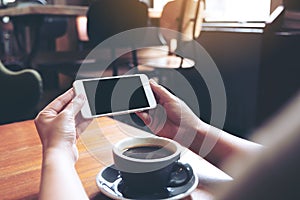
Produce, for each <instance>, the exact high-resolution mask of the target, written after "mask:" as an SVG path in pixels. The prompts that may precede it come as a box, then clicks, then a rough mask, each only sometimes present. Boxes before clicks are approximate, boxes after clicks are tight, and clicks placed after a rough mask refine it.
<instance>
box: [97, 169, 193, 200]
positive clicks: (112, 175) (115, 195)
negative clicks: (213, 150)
mask: <svg viewBox="0 0 300 200" xmlns="http://www.w3.org/2000/svg"><path fill="white" fill-rule="evenodd" d="M193 174H194V175H193V177H192V178H191V180H190V181H189V182H187V183H186V184H185V185H183V186H179V187H167V188H165V189H164V192H159V193H156V194H148V195H146V196H139V195H138V194H137V196H135V197H134V198H133V199H147V200H149V199H162V200H163V199H173V200H174V199H182V198H184V197H186V196H188V195H189V194H190V193H191V192H192V191H194V190H195V189H196V187H197V185H198V177H197V176H196V174H195V172H194V173H193ZM121 181H122V178H121V177H120V175H119V171H117V170H116V169H114V166H113V165H112V166H110V167H106V168H104V169H103V170H101V171H100V172H99V173H98V175H97V177H96V182H97V185H98V187H99V189H100V191H101V192H102V193H103V194H104V195H106V196H108V197H110V198H112V199H125V200H131V199H130V198H126V197H124V196H123V194H122V192H121V191H120V189H119V186H120V183H121Z"/></svg>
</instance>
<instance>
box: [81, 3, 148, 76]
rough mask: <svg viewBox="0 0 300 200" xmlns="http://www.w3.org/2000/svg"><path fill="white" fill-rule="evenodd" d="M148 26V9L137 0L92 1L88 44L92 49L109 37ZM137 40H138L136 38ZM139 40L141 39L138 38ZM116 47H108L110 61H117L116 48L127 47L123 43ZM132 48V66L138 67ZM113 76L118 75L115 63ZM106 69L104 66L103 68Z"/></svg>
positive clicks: (88, 22) (125, 43)
mask: <svg viewBox="0 0 300 200" xmlns="http://www.w3.org/2000/svg"><path fill="white" fill-rule="evenodd" d="M147 25H148V7H147V5H146V4H145V3H143V2H140V1H138V0H101V1H94V2H92V3H91V5H90V6H89V10H88V13H87V32H88V36H89V43H90V44H91V45H92V47H95V46H97V45H98V44H99V43H101V42H103V41H104V40H106V39H108V38H109V37H111V36H113V35H116V34H118V33H121V32H123V31H127V30H130V29H134V28H140V27H146V26H147ZM137 39H138V38H137ZM139 39H141V38H139ZM117 45H118V46H113V45H111V46H108V48H110V50H111V57H112V60H117V58H116V56H115V51H116V49H117V48H118V47H121V48H122V47H123V48H124V47H126V46H127V47H128V43H127V42H126V41H125V42H124V43H123V44H117ZM129 47H130V48H132V51H131V54H132V65H133V67H137V66H138V59H137V53H136V50H135V49H134V45H132V46H129ZM112 65H113V66H112V67H113V75H117V74H118V65H117V61H115V62H113V63H112ZM105 67H106V66H105Z"/></svg>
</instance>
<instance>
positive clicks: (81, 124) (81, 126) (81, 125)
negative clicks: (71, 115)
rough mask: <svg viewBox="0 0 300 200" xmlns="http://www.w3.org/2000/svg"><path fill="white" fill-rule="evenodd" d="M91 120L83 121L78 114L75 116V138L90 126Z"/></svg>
mask: <svg viewBox="0 0 300 200" xmlns="http://www.w3.org/2000/svg"><path fill="white" fill-rule="evenodd" d="M92 121H93V119H84V118H83V117H82V116H81V114H80V113H79V114H78V115H77V116H76V122H75V123H76V137H77V138H78V137H79V135H80V134H81V133H83V132H84V131H85V129H86V128H87V127H88V126H89V125H90V123H91V122H92Z"/></svg>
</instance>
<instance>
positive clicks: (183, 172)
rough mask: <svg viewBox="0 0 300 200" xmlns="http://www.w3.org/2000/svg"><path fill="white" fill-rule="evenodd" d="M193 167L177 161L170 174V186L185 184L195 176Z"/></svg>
mask: <svg viewBox="0 0 300 200" xmlns="http://www.w3.org/2000/svg"><path fill="white" fill-rule="evenodd" d="M193 175H194V173H193V169H192V167H191V165H189V164H183V163H181V162H176V163H175V164H174V166H173V170H172V172H171V174H170V180H169V187H178V186H182V185H185V184H186V183H187V182H189V181H190V180H191V178H192V177H193Z"/></svg>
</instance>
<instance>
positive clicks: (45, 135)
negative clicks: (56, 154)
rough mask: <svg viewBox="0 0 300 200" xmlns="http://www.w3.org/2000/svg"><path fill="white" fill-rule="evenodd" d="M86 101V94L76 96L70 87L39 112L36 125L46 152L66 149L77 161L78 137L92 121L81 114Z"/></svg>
mask: <svg viewBox="0 0 300 200" xmlns="http://www.w3.org/2000/svg"><path fill="white" fill-rule="evenodd" d="M84 102H85V98H84V96H82V95H78V96H75V92H74V90H73V89H70V90H68V91H67V92H65V93H64V94H62V95H61V96H59V97H58V98H56V99H55V100H54V101H53V102H51V103H50V104H49V105H48V106H46V107H45V108H44V109H43V110H42V111H41V112H40V113H39V114H38V116H37V117H36V119H35V125H36V128H37V131H38V133H39V136H40V139H41V142H42V145H43V152H44V153H45V152H47V151H49V150H55V151H57V150H58V151H64V153H65V152H67V153H68V154H69V155H70V156H71V159H73V160H74V162H76V161H77V159H78V150H77V147H76V139H77V138H78V136H79V134H81V133H82V132H83V131H84V130H85V129H86V128H87V126H88V125H89V123H90V122H91V120H85V119H83V118H82V116H81V114H80V110H81V108H82V106H83V104H84Z"/></svg>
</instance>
